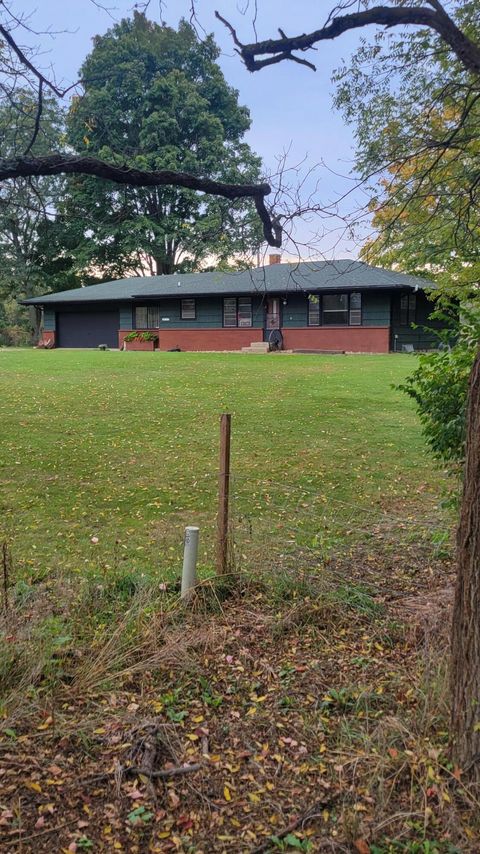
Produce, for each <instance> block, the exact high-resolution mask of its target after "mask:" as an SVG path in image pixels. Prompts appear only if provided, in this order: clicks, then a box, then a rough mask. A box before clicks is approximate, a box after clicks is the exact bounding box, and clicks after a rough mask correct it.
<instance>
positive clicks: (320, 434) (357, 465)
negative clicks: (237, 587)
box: [0, 350, 442, 581]
mask: <svg viewBox="0 0 480 854" xmlns="http://www.w3.org/2000/svg"><path fill="white" fill-rule="evenodd" d="M413 365H414V360H413V359H412V358H410V357H405V356H403V357H402V356H393V355H390V356H348V357H338V356H336V357H312V356H296V357H287V356H273V357H262V356H258V357H257V356H249V357H247V356H243V355H235V354H227V355H222V354H198V355H195V354H184V353H180V354H179V353H165V354H161V355H160V354H158V355H157V354H155V355H154V356H153V357H152V356H151V355H150V354H143V353H117V352H87V351H83V352H82V351H61V350H60V351H54V352H32V351H27V350H24V351H19V350H17V351H14V350H3V351H0V394H1V399H2V431H1V439H0V480H1V483H0V487H1V492H0V498H1V505H0V514H1V515H0V536H2V537H3V538H7V539H8V540H9V541H10V542H11V544H12V552H13V553H14V556H15V565H16V572H17V577H20V578H24V579H25V580H27V581H28V580H29V579H31V578H34V579H35V578H36V579H40V578H43V577H48V576H50V575H51V574H58V573H62V574H63V573H67V574H80V575H82V576H84V575H85V574H88V573H89V572H96V571H98V570H99V569H100V570H102V571H103V570H104V569H105V568H106V569H107V570H109V569H112V568H114V567H117V566H118V565H119V564H122V565H123V566H127V565H128V568H129V570H131V571H132V572H140V573H142V572H143V573H146V574H152V573H154V574H155V575H157V574H158V573H159V572H160V573H162V574H167V575H170V574H171V572H177V570H178V560H179V554H180V549H181V541H182V529H183V526H184V524H189V523H191V524H196V523H198V524H200V526H201V528H202V529H203V530H202V542H203V548H202V554H201V564H202V569H203V570H205V571H208V568H209V567H210V566H211V564H212V560H213V548H212V526H213V523H214V518H215V509H216V507H215V495H216V488H217V484H216V476H217V467H218V451H217V445H218V418H219V414H220V413H221V412H223V411H229V412H231V413H232V415H233V444H232V472H233V477H234V483H233V493H234V495H233V505H232V511H233V513H234V514H237V516H239V517H242V518H243V519H244V518H245V517H248V518H249V519H250V520H253V522H254V524H255V525H256V526H257V527H258V526H260V527H261V526H262V525H263V528H264V530H263V531H260V529H258V533H259V540H260V538H261V541H262V542H263V541H264V540H265V538H266V536H267V533H268V531H270V530H272V527H275V525H276V524H277V523H279V522H280V523H281V524H282V526H283V531H284V536H285V537H286V533H288V530H289V527H291V528H292V531H293V534H292V536H293V538H294V539H295V537H296V536H297V534H305V537H306V539H307V540H309V538H311V536H313V535H314V533H315V530H316V529H315V524H316V521H315V514H314V513H313V512H312V507H313V505H315V507H316V508H317V510H318V508H319V507H320V506H321V509H322V513H323V515H324V516H325V520H326V525H327V528H328V529H329V530H330V532H331V533H332V535H333V534H335V533H339V534H340V536H342V535H343V534H344V532H345V530H347V529H351V528H352V527H353V528H355V527H356V526H357V527H358V526H360V527H364V528H365V527H369V526H370V525H371V524H374V523H375V522H377V521H378V520H379V519H381V518H382V517H383V516H384V515H385V514H393V515H398V516H403V517H405V520H407V519H408V518H411V519H415V518H416V517H417V516H421V517H424V516H428V515H429V514H430V513H431V511H432V507H434V505H436V504H438V498H439V495H440V490H441V483H442V476H441V474H440V473H439V472H438V471H437V470H436V469H435V468H434V465H433V464H432V460H431V458H430V456H429V455H428V453H427V452H426V448H425V444H424V441H423V439H422V437H421V434H420V428H419V423H418V420H417V418H416V415H415V413H414V411H413V407H412V405H411V402H410V401H409V400H408V399H407V397H406V396H405V395H403V394H402V393H400V392H398V391H396V390H394V389H393V388H392V384H397V383H399V382H401V381H402V380H403V379H404V378H405V376H406V375H407V374H408V372H410V371H411V370H412V368H413ZM310 496H314V498H313V499H310ZM312 501H313V504H312ZM315 502H316V504H315ZM304 505H308V506H307V507H305V506H304ZM316 518H317V520H318V513H317V514H316ZM299 523H301V524H302V525H303V527H304V529H305V530H304V531H301V532H299V531H298V530H297V531H295V529H296V527H297V528H298V524H299ZM317 527H318V526H317ZM255 530H256V529H255ZM285 532H286V533H285ZM93 536H94V537H97V538H98V540H99V542H98V544H96V545H92V543H91V538H92V537H93ZM305 537H304V540H305ZM172 550H173V551H172Z"/></svg>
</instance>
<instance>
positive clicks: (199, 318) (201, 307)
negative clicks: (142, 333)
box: [122, 295, 264, 329]
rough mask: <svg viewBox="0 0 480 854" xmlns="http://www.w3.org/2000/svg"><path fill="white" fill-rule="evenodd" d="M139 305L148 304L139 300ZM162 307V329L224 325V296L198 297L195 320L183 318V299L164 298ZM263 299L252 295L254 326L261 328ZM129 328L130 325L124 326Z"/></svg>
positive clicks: (161, 303)
mask: <svg viewBox="0 0 480 854" xmlns="http://www.w3.org/2000/svg"><path fill="white" fill-rule="evenodd" d="M136 304H137V305H146V303H142V302H141V300H138V301H137V303H136ZM148 305H155V301H154V300H149V301H148ZM157 305H158V306H159V307H160V329H219V328H221V327H222V326H223V298H222V297H196V298H195V307H196V318H195V320H182V318H181V300H179V299H164V300H161V301H159V302H158V303H157ZM263 316H264V309H263V300H262V297H261V296H260V295H259V296H253V297H252V326H253V327H257V328H261V327H262V326H263ZM122 328H123V329H128V328H129V327H126V326H125V327H122Z"/></svg>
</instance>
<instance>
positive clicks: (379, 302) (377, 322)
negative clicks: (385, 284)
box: [362, 291, 391, 326]
mask: <svg viewBox="0 0 480 854" xmlns="http://www.w3.org/2000/svg"><path fill="white" fill-rule="evenodd" d="M390 300H391V296H390V294H389V293H388V291H383V292H381V293H369V292H368V291H366V292H364V293H363V294H362V326H390Z"/></svg>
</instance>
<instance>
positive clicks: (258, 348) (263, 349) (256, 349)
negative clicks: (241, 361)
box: [242, 341, 269, 353]
mask: <svg viewBox="0 0 480 854" xmlns="http://www.w3.org/2000/svg"><path fill="white" fill-rule="evenodd" d="M268 351H269V346H268V341H252V343H251V344H250V346H249V347H242V353H268Z"/></svg>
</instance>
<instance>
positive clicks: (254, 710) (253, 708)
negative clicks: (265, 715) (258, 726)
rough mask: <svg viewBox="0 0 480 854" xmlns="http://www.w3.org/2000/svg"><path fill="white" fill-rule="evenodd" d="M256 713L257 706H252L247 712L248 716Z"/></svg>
mask: <svg viewBox="0 0 480 854" xmlns="http://www.w3.org/2000/svg"><path fill="white" fill-rule="evenodd" d="M256 711H257V708H256V706H250V708H249V710H248V712H247V715H254V714H255V712H256Z"/></svg>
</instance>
